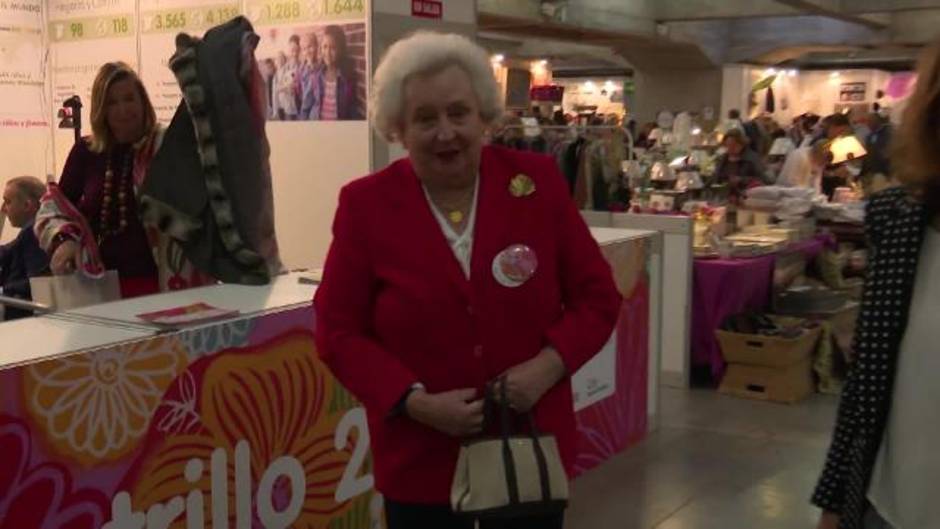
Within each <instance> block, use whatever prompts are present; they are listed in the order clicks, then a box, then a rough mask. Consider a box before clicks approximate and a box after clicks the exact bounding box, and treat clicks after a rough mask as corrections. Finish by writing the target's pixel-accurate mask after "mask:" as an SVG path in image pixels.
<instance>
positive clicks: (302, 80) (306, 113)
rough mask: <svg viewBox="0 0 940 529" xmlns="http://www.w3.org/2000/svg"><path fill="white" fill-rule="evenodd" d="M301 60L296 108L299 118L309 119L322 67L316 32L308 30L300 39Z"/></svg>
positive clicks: (296, 89) (296, 87)
mask: <svg viewBox="0 0 940 529" xmlns="http://www.w3.org/2000/svg"><path fill="white" fill-rule="evenodd" d="M301 50H302V54H303V55H302V58H303V62H302V64H301V65H300V68H299V69H298V71H297V86H295V91H296V93H297V108H299V109H300V119H301V120H303V121H306V120H309V119H311V118H310V110H311V109H312V108H313V105H314V101H315V98H316V86H317V73H318V72H319V71H320V68H322V64H321V63H320V40H319V39H318V38H317V34H316V33H314V32H312V31H311V32H309V33H306V34H304V36H303V39H302V40H301Z"/></svg>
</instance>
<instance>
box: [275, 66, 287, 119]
mask: <svg viewBox="0 0 940 529" xmlns="http://www.w3.org/2000/svg"><path fill="white" fill-rule="evenodd" d="M286 67H287V54H286V53H284V52H283V51H281V52H278V54H277V65H276V66H275V68H274V83H273V86H272V88H271V92H272V94H273V95H272V97H271V105H272V109H271V113H272V114H273V117H272V118H271V119H276V120H282V121H283V120H284V116H285V114H284V109H283V108H281V95H280V84H281V83H282V82H283V79H281V76H282V74H281V72H283V71H284V69H285V68H286Z"/></svg>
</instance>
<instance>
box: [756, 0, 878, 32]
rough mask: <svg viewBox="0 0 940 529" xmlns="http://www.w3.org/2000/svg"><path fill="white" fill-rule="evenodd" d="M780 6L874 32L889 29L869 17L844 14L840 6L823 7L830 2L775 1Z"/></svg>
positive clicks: (816, 0) (803, 0) (807, 0)
mask: <svg viewBox="0 0 940 529" xmlns="http://www.w3.org/2000/svg"><path fill="white" fill-rule="evenodd" d="M774 1H776V2H777V3H779V4H783V5H785V6H788V7H792V8H794V9H798V10H800V11H802V12H803V13H805V14H807V15H817V16H822V17H827V18H833V19H836V20H841V21H843V22H849V23H850V24H858V25H860V26H864V27H866V28H869V29H874V30H883V29H888V24H887V23H885V22H881V21H878V20H873V19H871V18H868V17H863V16H859V15H853V14H849V13H845V12H843V11H842V10H841V9H839V8H838V6H828V5H823V4H824V3H825V4H828V3H831V1H830V2H822V3H821V2H820V1H819V0H815V1H810V0H774Z"/></svg>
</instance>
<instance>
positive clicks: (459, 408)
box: [405, 389, 483, 437]
mask: <svg viewBox="0 0 940 529" xmlns="http://www.w3.org/2000/svg"><path fill="white" fill-rule="evenodd" d="M476 397H477V390H475V389H456V390H453V391H446V392H444V393H435V394H430V393H427V392H426V391H424V390H423V389H416V390H414V391H412V392H411V394H409V395H408V398H407V399H406V400H405V411H406V413H407V414H408V416H409V417H411V419H412V420H415V421H417V422H419V423H421V424H423V425H425V426H428V427H430V428H434V429H435V430H437V431H439V432H442V433H445V434H447V435H449V436H451V437H467V436H470V435H475V434H478V433H480V432H481V431H482V430H483V399H477V398H476Z"/></svg>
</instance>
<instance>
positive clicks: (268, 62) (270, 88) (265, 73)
mask: <svg viewBox="0 0 940 529" xmlns="http://www.w3.org/2000/svg"><path fill="white" fill-rule="evenodd" d="M285 61H286V57H285ZM259 69H260V70H261V78H262V79H263V80H264V97H265V99H266V100H267V104H268V112H267V116H266V117H267V118H268V119H277V111H276V110H275V109H276V108H277V104H276V103H275V100H276V95H277V94H276V93H275V90H274V77H275V75H276V74H277V66H276V65H275V64H274V59H271V58H267V59H265V60H263V61H261V62H260V63H259Z"/></svg>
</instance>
